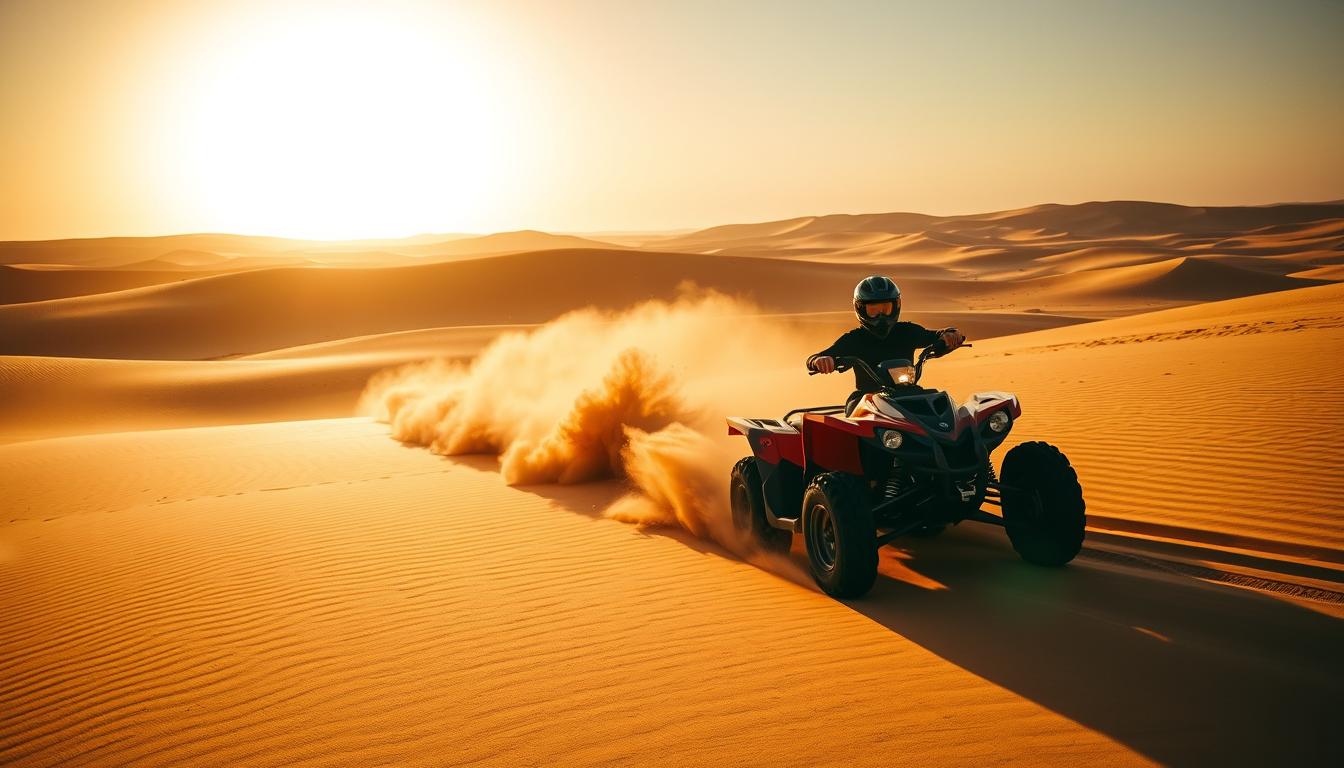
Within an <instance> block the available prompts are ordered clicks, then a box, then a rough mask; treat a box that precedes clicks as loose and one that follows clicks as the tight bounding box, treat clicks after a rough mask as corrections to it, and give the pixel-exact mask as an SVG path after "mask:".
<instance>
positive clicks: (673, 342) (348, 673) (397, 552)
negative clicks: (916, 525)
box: [0, 203, 1344, 766]
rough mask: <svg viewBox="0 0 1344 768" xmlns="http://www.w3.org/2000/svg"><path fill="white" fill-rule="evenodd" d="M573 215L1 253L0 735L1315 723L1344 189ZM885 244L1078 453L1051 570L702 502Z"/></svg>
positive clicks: (1237, 737) (957, 749)
mask: <svg viewBox="0 0 1344 768" xmlns="http://www.w3.org/2000/svg"><path fill="white" fill-rule="evenodd" d="M575 240H580V238H574V237H571V236H561V235H547V234H546V233H505V234H503V235H495V236H485V237H479V238H474V237H468V236H463V235H442V236H425V237H421V238H414V239H409V240H406V241H377V242H365V243H353V244H338V243H325V244H324V243H308V242H300V241H284V240H278V239H273V238H245V237H238V236H229V235H192V236H178V237H174V238H120V239H112V240H107V241H59V242H54V243H8V244H0V263H3V264H5V265H7V266H3V267H0V270H3V273H0V280H3V281H4V282H3V283H0V300H3V301H4V302H5V303H4V305H3V306H0V481H3V484H4V487H5V490H6V494H5V495H6V504H5V510H4V515H3V516H0V605H3V606H4V608H5V613H6V616H7V619H8V620H7V622H6V623H5V625H4V627H3V628H0V670H3V673H0V762H3V763H4V764H7V765H8V764H14V765H104V764H208V765H240V764H247V765H290V764H296V763H303V764H361V765H362V764H373V763H393V764H424V765H441V764H446V763H451V764H488V765H501V764H503V765H532V764H536V765H541V764H546V765H551V764H566V765H568V764H574V765H605V764H612V765H617V764H619V765H628V764H646V763H657V764H678V765H716V766H717V765H759V764H790V765H791V764H802V763H812V764H826V765H832V764H834V765H839V764H846V765H890V764H894V763H895V764H905V763H924V764H931V765H962V764H967V763H973V764H983V763H991V762H993V763H998V762H1004V763H1014V764H1040V763H1044V762H1053V763H1065V764H1080V763H1084V762H1087V763H1090V764H1098V765H1138V764H1153V763H1158V764H1175V765H1196V764H1201V765H1202V764H1220V765H1231V764H1245V765H1264V764H1333V763H1337V762H1338V761H1339V760H1340V759H1341V758H1344V741H1342V740H1341V739H1340V737H1339V736H1338V734H1337V732H1336V731H1337V729H1336V728H1335V723H1334V720H1335V712H1336V711H1337V709H1338V703H1339V702H1340V701H1341V700H1342V696H1344V674H1342V673H1344V664H1342V663H1341V662H1340V661H1339V659H1338V649H1339V648H1340V647H1341V645H1342V644H1344V628H1342V626H1341V623H1340V617H1341V616H1342V615H1344V587H1341V584H1342V583H1344V508H1341V505H1340V503H1339V501H1338V500H1339V499H1340V498H1342V497H1344V474H1342V473H1341V472H1340V471H1339V468H1338V463H1339V458H1340V452H1339V446H1340V439H1339V435H1340V434H1344V372H1341V369H1340V366H1339V365H1338V363H1337V358H1338V350H1339V349H1340V348H1341V346H1344V285H1341V284H1337V283H1335V282H1334V281H1336V280H1340V279H1341V278H1344V275H1342V274H1341V273H1340V272H1339V271H1338V270H1339V267H1340V266H1341V265H1344V205H1342V204H1338V203H1333V204H1319V205H1285V206H1268V207H1263V208H1236V209H1195V208H1182V207H1180V206H1166V205H1159V204H1151V203H1094V204H1087V205H1083V206H1040V207H1038V208H1033V209H1026V210H1022V211H1009V212H1000V213H993V214H984V215H981V216H971V217H930V216H921V215H917V214H880V215H872V216H861V217H855V216H824V217H808V218H805V219H797V220H790V221H784V222H770V223H764V224H748V225H729V226H725V227H715V228H712V229H710V230H704V231H701V232H695V233H681V234H672V235H663V236H655V235H649V236H647V237H644V238H640V237H639V236H636V235H630V234H625V235H622V236H621V237H620V238H616V239H614V241H613V242H611V243H605V242H600V241H599V240H598V239H595V238H594V237H586V238H582V239H581V242H575ZM152 241H157V242H152ZM870 272H883V273H888V274H891V275H893V276H894V277H895V278H896V279H897V280H898V282H900V283H901V284H902V288H903V289H904V291H905V293H906V296H907V298H906V304H905V314H906V315H907V316H908V317H910V318H911V319H914V320H917V321H921V322H924V323H925V324H927V325H929V326H931V327H942V326H946V325H957V326H958V327H961V328H962V329H963V330H965V331H967V333H968V335H969V336H970V337H971V340H972V341H973V343H974V346H973V347H972V348H969V349H964V350H959V351H957V352H956V353H954V354H953V355H950V356H948V357H947V358H945V359H940V360H935V361H933V362H931V363H930V364H929V366H928V369H927V370H926V379H925V383H926V385H936V386H940V387H945V388H947V389H948V390H949V391H950V392H951V393H952V394H953V396H954V397H958V398H962V397H965V396H967V395H969V394H970V393H972V392H975V391H979V390H989V389H1002V390H1009V391H1012V392H1015V393H1016V394H1017V395H1018V396H1019V397H1020V398H1021V401H1022V406H1023V416H1022V418H1021V420H1020V422H1019V423H1018V425H1017V426H1016V427H1015V429H1014V432H1013V434H1012V436H1011V437H1010V443H1009V445H1011V444H1013V443H1016V442H1019V441H1023V440H1031V439H1045V440H1049V441H1051V442H1053V443H1055V444H1057V445H1059V446H1060V447H1061V448H1062V449H1063V450H1064V451H1065V452H1066V453H1067V454H1068V456H1069V457H1070V459H1071V460H1072V462H1073V463H1074V465H1075V467H1076V468H1077V470H1078V473H1079V477H1080V480H1081V482H1082V485H1083V488H1084V492H1085V495H1086V498H1087V502H1088V515H1089V538H1088V542H1087V546H1086V548H1085V549H1084V552H1083V554H1082V555H1080V556H1079V559H1078V560H1076V561H1075V562H1074V563H1072V564H1071V565H1070V566H1068V567H1067V568H1064V569H1059V570H1044V569H1037V568H1033V567H1032V566H1029V565H1026V564H1024V563H1022V562H1020V561H1019V560H1018V559H1017V558H1016V556H1015V555H1014V553H1013V552H1012V550H1011V548H1010V547H1009V545H1008V543H1007V541H1006V539H1005V538H1004V536H1003V535H1002V532H1001V531H998V530H996V529H992V528H987V527H984V526H977V525H976V524H973V523H966V524H963V525H961V526H959V527H957V528H956V529H953V530H951V531H949V532H947V533H946V534H944V535H943V536H942V537H940V538H937V539H932V540H898V542H897V546H889V547H886V548H884V550H883V555H882V566H881V572H882V576H880V577H879V581H878V585H877V587H876V588H875V590H874V591H873V592H872V593H871V594H870V595H869V596H868V597H866V598H864V599H863V600H860V601H854V602H852V603H848V604H846V603H841V602H837V601H834V600H832V599H830V598H827V597H826V596H825V595H823V594H822V593H821V592H819V591H818V590H817V589H816V588H815V587H814V586H813V585H812V583H811V581H810V578H809V577H807V575H806V564H805V556H804V555H803V553H802V552H801V543H800V542H797V541H795V547H794V551H793V552H792V554H791V555H790V556H789V557H788V558H777V559H768V558H764V559H763V558H762V557H761V556H759V555H757V554H754V553H752V552H750V551H749V550H744V548H743V547H742V543H741V542H740V541H736V540H734V538H733V536H732V535H731V533H730V532H725V529H724V525H723V524H724V520H725V516H726V509H724V497H725V495H726V478H727V470H728V467H729V466H730V465H731V462H732V460H733V459H734V458H735V457H736V456H739V455H741V454H743V453H744V452H745V451H746V448H745V444H741V445H739V444H737V443H736V442H734V441H735V440H740V438H729V437H727V436H726V435H725V434H723V417H724V416H725V415H729V414H740V415H748V416H778V415H780V414H782V412H783V411H784V410H786V409H788V408H790V407H796V406H799V405H808V404H821V403H825V402H835V401H839V400H841V399H843V397H844V395H845V394H846V393H847V391H848V381H847V380H846V378H845V377H843V376H831V377H824V376H816V377H808V376H807V375H806V374H805V372H804V371H803V369H802V358H803V357H804V356H805V355H806V354H808V353H809V352H812V351H815V350H816V349H817V348H819V347H821V346H822V345H824V344H825V343H826V342H827V341H829V340H830V339H831V338H833V337H834V336H835V335H836V334H837V333H838V332H839V331H841V330H844V328H846V327H847V326H849V325H850V324H852V319H851V316H850V315H848V314H847V313H846V312H845V311H844V309H845V307H844V305H845V301H846V298H845V297H846V296H847V294H848V292H849V290H850V289H851V288H852V285H853V283H854V282H855V281H856V280H857V279H858V278H860V277H862V276H864V275H865V274H868V273H870ZM520 277H528V278H531V279H527V280H520ZM650 302H651V303H650ZM1000 455H1001V454H1000Z"/></svg>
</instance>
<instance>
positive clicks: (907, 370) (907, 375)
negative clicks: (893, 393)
mask: <svg viewBox="0 0 1344 768" xmlns="http://www.w3.org/2000/svg"><path fill="white" fill-rule="evenodd" d="M887 373H888V374H890V376H891V380H892V381H894V382H896V383H897V384H914V383H915V367H914V366H913V365H907V366H905V367H903V368H888V369H887Z"/></svg>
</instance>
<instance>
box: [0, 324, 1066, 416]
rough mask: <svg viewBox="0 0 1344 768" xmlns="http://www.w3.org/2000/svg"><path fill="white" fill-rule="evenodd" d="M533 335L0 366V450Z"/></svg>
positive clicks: (353, 380)
mask: <svg viewBox="0 0 1344 768" xmlns="http://www.w3.org/2000/svg"><path fill="white" fill-rule="evenodd" d="M852 318H853V315H852V314H850V313H848V312H823V313H816V314H806V315H798V314H792V315H774V316H772V322H775V323H778V324H780V325H781V326H782V327H786V328H788V329H789V332H790V333H794V334H796V336H797V338H798V339H799V340H800V343H801V344H802V345H803V346H802V347H801V348H802V349H808V350H811V349H819V348H821V347H823V346H825V345H826V344H828V343H829V342H830V341H831V339H833V338H835V336H836V335H838V334H839V333H841V332H843V331H844V330H846V329H847V328H848V327H849V326H850V325H852V323H853V319H852ZM911 318H912V319H913V320H915V321H917V322H923V323H926V324H927V325H928V326H929V327H938V328H942V327H947V326H956V327H959V328H962V329H964V331H965V332H966V333H968V334H970V335H971V336H973V337H975V338H987V337H991V336H1002V335H1007V334H1012V333H1023V332H1027V331H1033V330H1039V329H1042V328H1054V327H1059V326H1063V325H1070V324H1075V323H1079V322H1086V321H1087V318H1080V317H1067V316H1058V315H1048V314H1043V313H994V312H974V313H966V312H927V313H914V314H912V316H911ZM535 327H536V326H531V325H481V326H453V327H447V328H425V329H420V330H415V331H399V332H394V333H386V334H373V335H369V336H357V337H353V338H348V339H339V340H336V341H328V342H319V343H316V344H307V345H302V346H298V347H286V348H282V349H276V350H271V351H268V352H261V353H258V354H254V355H242V356H237V357H232V358H230V359H227V360H211V361H159V360H107V359H90V358H63V357H33V356H20V357H14V356H9V357H6V356H0V425H3V426H0V443H3V442H14V441H20V440H34V439H39V438H45V437H54V436H60V435H76V434H91V433H99V432H115V431H124V430H139V429H168V428H173V427H182V426H191V427H196V426H207V425H214V424H241V423H253V422H264V421H287V420H293V419H299V418H331V417H339V416H346V415H348V414H350V413H353V412H354V410H355V406H356V404H357V403H358V401H359V395H360V393H361V392H362V391H363V389H364V385H365V384H366V383H367V382H368V380H369V377H370V376H372V375H373V374H374V373H376V372H378V371H379V370H382V369H385V368H389V367H393V366H397V365H404V364H407V363H412V362H416V361H420V360H426V359H431V358H434V359H449V360H462V361H465V360H469V359H470V358H472V357H474V356H475V355H476V354H478V353H479V352H480V351H481V350H482V349H484V348H485V347H486V346H487V345H489V344H490V343H491V342H492V341H494V340H495V339H496V338H498V337H499V336H500V335H501V334H504V333H510V332H526V331H529V330H532V329H534V328H535ZM785 362H786V364H787V363H788V362H796V361H792V359H790V360H789V361H785Z"/></svg>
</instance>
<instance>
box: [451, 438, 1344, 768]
mask: <svg viewBox="0 0 1344 768" xmlns="http://www.w3.org/2000/svg"><path fill="white" fill-rule="evenodd" d="M452 461H454V462H455V463H460V464H464V465H467V466H471V467H473V468H476V469H479V470H483V471H495V469H496V467H497V464H496V462H495V461H494V459H492V458H485V457H455V458H454V459H452ZM518 490H522V491H525V492H527V493H531V494H534V495H537V496H541V497H543V498H546V499H548V500H550V501H551V502H552V503H554V504H556V506H557V507H559V508H562V509H565V510H567V511H570V512H573V513H577V514H582V515H586V516H589V517H599V516H601V514H602V510H603V509H604V508H605V507H606V505H607V504H609V503H610V502H611V501H612V500H614V499H615V498H616V497H617V496H619V495H620V493H621V487H620V486H619V484H616V483H598V484H588V485H574V486H555V485H541V486H526V487H519V488H518ZM649 533H650V534H652V535H666V536H669V537H670V538H674V539H677V540H678V541H681V542H682V543H684V544H685V545H686V546H688V547H691V548H693V549H695V550H697V551H701V552H713V553H717V554H720V555H722V556H724V557H732V555H731V554H729V553H728V552H727V551H726V550H724V549H722V548H721V547H718V546H717V545H715V544H713V543H710V542H705V541H702V540H699V539H696V538H695V537H694V536H691V535H690V534H688V533H686V532H685V531H681V530H679V529H677V530H674V529H651V530H650V531H649ZM900 543H901V549H900V550H899V551H898V550H893V549H891V548H886V549H885V550H884V552H883V565H882V575H881V576H879V578H878V581H877V585H876V586H875V587H874V588H873V591H872V592H871V593H870V594H869V595H868V596H866V597H865V598H863V599H861V600H856V601H851V602H849V603H847V605H848V606H849V608H850V609H852V610H854V611H857V612H859V613H861V614H863V615H864V616H867V617H868V618H870V619H872V620H873V621H875V622H877V623H878V624H881V625H882V626H884V627H886V628H887V629H889V630H890V631H892V632H894V633H896V634H898V635H900V636H901V637H903V638H905V639H907V640H910V641H911V642H914V643H917V644H919V645H920V646H922V647H924V648H926V649H927V650H929V651H931V652H932V653H934V654H936V655H938V656H939V657H941V658H943V659H946V660H947V661H948V662H950V663H952V664H955V665H957V666H958V667H961V668H962V669H965V670H967V671H969V672H971V673H972V674H975V675H977V676H979V677H982V678H984V679H986V680H988V681H990V682H992V683H994V684H996V685H999V686H1001V687H1003V688H1005V689H1006V690H1009V691H1012V692H1013V693H1016V694H1018V695H1020V696H1023V697H1024V698H1027V699H1029V700H1031V701H1034V702H1036V703H1038V704H1040V705H1041V706H1043V707H1046V708H1047V709H1050V710H1051V711H1053V712H1056V713H1058V714H1060V715H1062V716H1064V717H1067V718H1069V719H1070V720H1074V721H1076V722H1078V723H1080V724H1082V725H1084V726H1086V727H1088V728H1091V729H1093V730H1095V731H1098V732H1100V733H1102V734H1105V735H1106V736H1108V737H1110V738H1112V739H1114V740H1115V741H1117V742H1119V743H1121V744H1124V745H1125V746H1127V747H1129V748H1131V749H1133V750H1135V751H1136V752H1139V753H1140V754H1143V755H1145V756H1147V757H1149V758H1151V759H1153V760H1155V761H1157V762H1160V763H1163V764H1167V765H1177V766H1194V765H1198V766H1204V765H1218V766H1223V765H1258V766H1264V765H1294V766H1298V765H1300V766H1309V765H1344V736H1341V729H1340V712H1341V707H1342V706H1344V660H1341V654H1344V621H1341V620H1339V619H1337V618H1333V617H1331V616H1327V615H1323V614H1320V613H1316V612H1314V611H1312V610H1309V609H1307V608H1303V607H1301V606H1300V605H1298V604H1295V603H1291V602H1287V601H1285V600H1281V599H1278V598H1275V597H1270V596H1268V595H1265V594H1262V593H1258V592H1251V591H1247V590H1242V589H1238V588H1235V587H1229V586H1223V585H1214V584H1207V583H1205V582H1201V581H1198V580H1196V579H1193V578H1189V577H1186V576H1181V575H1177V574H1165V573H1148V572H1143V571H1136V570H1130V569H1126V568H1120V567H1116V566H1111V565H1107V564H1104V563H1099V562H1089V561H1088V560H1086V559H1080V560H1078V561H1075V563H1074V564H1073V565H1071V566H1069V567H1067V568H1061V569H1046V568H1038V567H1035V566H1031V565H1028V564H1026V563H1023V562H1022V561H1020V560H1019V559H1018V558H1017V556H1016V555H1015V554H1014V552H1013V551H1012V549H1011V548H1010V546H1009V545H1008V542H1007V540H1006V539H1005V538H1004V536H1003V534H1002V532H1001V531H998V530H996V529H992V528H988V527H983V526H976V525H974V524H967V525H963V526H960V527H958V528H955V529H952V530H949V531H948V532H947V533H945V534H944V535H943V536H941V537H940V538H938V539H932V540H903V541H901V542H900ZM800 548H801V543H800V542H799V540H798V539H797V537H795V541H794V551H793V558H794V560H795V561H797V562H798V564H799V565H800V567H801V568H802V569H803V571H804V572H806V568H807V565H806V559H805V556H804V555H803V554H802V552H801V551H800ZM892 674H893V675H899V674H900V670H899V669H893V670H892ZM864 716H865V717H872V716H874V713H866V714H865V715H864Z"/></svg>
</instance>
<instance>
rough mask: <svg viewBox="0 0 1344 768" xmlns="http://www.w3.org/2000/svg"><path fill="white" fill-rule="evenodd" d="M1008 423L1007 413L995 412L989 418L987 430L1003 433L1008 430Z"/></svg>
mask: <svg viewBox="0 0 1344 768" xmlns="http://www.w3.org/2000/svg"><path fill="white" fill-rule="evenodd" d="M1008 421H1009V419H1008V412H1007V411H995V412H994V415H992V416H990V417H989V428H990V429H991V430H993V431H995V432H1004V431H1006V430H1007V429H1008Z"/></svg>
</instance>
